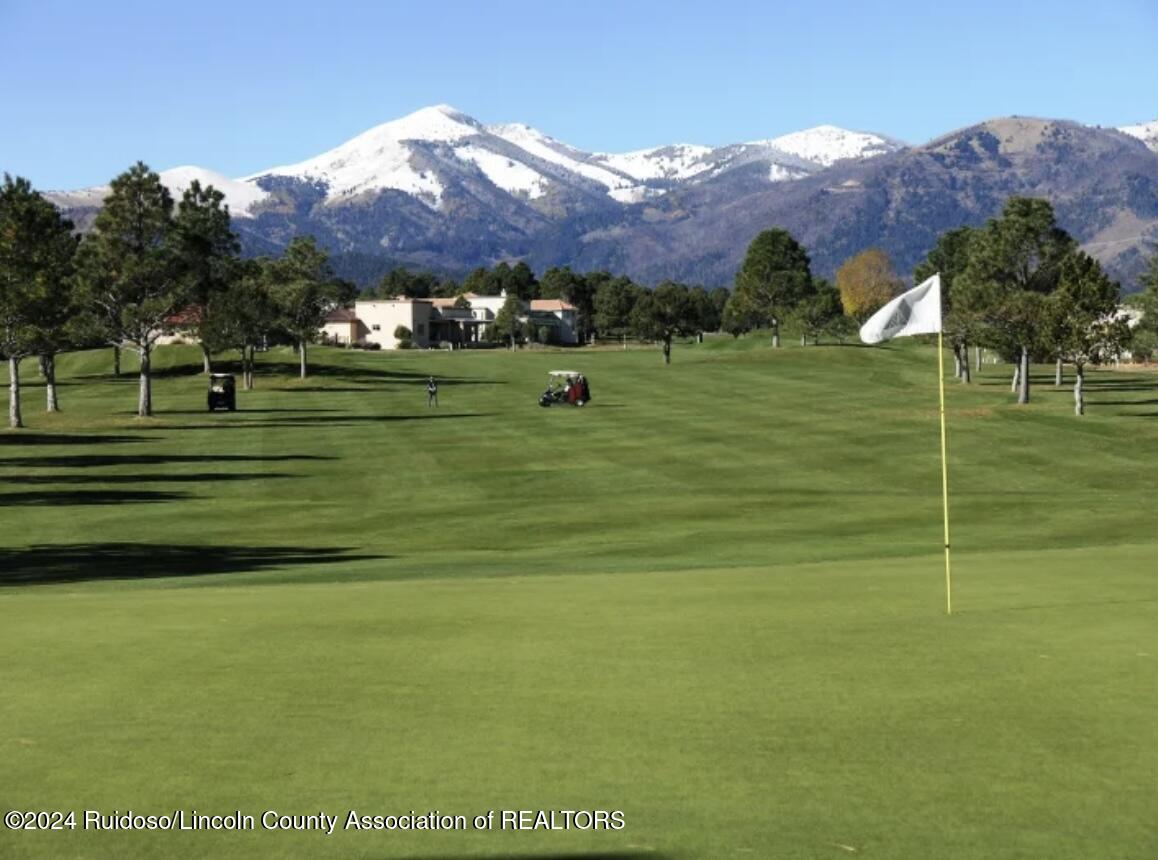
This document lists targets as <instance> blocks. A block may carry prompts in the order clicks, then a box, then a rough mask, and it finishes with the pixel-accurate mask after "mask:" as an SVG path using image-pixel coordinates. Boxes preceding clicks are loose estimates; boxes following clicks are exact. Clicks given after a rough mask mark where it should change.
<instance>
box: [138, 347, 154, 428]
mask: <svg viewBox="0 0 1158 860" xmlns="http://www.w3.org/2000/svg"><path fill="white" fill-rule="evenodd" d="M151 351H152V350H151V347H148V346H142V347H140V349H138V350H137V355H139V356H140V357H141V382H140V389H139V391H138V396H137V417H138V418H148V417H149V416H150V415H152V414H153V377H152V373H151V371H152V364H153V357H152V355H151V354H150V353H151Z"/></svg>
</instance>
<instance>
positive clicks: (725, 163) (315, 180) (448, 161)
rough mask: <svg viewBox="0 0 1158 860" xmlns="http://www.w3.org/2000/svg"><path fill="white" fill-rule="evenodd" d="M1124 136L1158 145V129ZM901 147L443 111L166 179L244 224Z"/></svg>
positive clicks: (691, 176)
mask: <svg viewBox="0 0 1158 860" xmlns="http://www.w3.org/2000/svg"><path fill="white" fill-rule="evenodd" d="M1122 131H1124V132H1126V133H1128V134H1135V136H1138V137H1143V138H1144V139H1146V138H1145V137H1144V135H1150V139H1151V140H1155V139H1158V123H1151V124H1148V125H1146V126H1131V127H1127V128H1124V129H1122ZM1150 145H1152V146H1154V145H1156V144H1150ZM901 146H902V144H900V143H898V142H896V141H892V140H889V139H887V138H884V137H881V136H879V135H874V134H867V133H864V132H856V131H848V130H846V129H842V128H837V127H835V126H831V125H822V126H817V127H816V128H811V129H806V130H804V131H799V132H794V133H792V134H786V135H783V136H781V137H776V138H771V139H768V140H761V141H754V142H751V143H745V144H729V145H725V146H719V147H710V146H702V145H699V144H689V143H680V144H670V145H665V146H656V147H650V148H647V149H639V150H634V151H631V152H624V153H610V152H603V153H594V154H593V153H589V152H584V151H582V150H580V149H576V148H575V147H573V146H569V145H568V144H566V143H564V142H562V141H560V140H557V139H555V138H553V137H550V136H549V135H546V134H544V133H543V132H541V131H538V130H537V129H535V128H532V127H531V126H529V125H526V124H523V123H505V124H496V125H483V124H482V123H480V122H479V121H478V120H476V119H474V118H472V117H470V116H468V115H467V114H464V113H463V112H462V111H459V110H457V109H455V108H454V107H451V106H450V105H446V104H440V105H433V106H431V107H424V108H421V109H419V110H416V111H414V112H413V113H410V114H407V115H406V116H403V117H400V118H398V119H394V120H391V121H389V122H386V123H382V124H381V125H377V126H374V127H373V128H371V129H369V130H367V131H364V132H362V133H361V134H359V135H357V136H356V137H353V138H351V139H350V140H347V141H346V142H345V143H342V144H340V145H339V146H337V147H335V148H333V149H331V150H329V151H327V152H324V153H322V154H321V155H316V156H314V157H312V158H308V159H306V160H304V161H300V162H297V163H295V164H288V165H283V166H281V167H274V168H270V169H268V170H262V171H260V172H258V173H254V174H251V175H249V176H245V177H242V178H241V179H230V178H228V177H226V176H223V175H221V174H219V173H214V172H213V171H210V170H206V169H205V168H200V167H192V166H184V167H175V168H173V169H171V170H167V171H164V173H162V174H161V176H162V180H163V181H164V182H165V184H166V185H167V186H168V187H169V188H170V190H171V191H172V193H173V195H174V196H175V197H177V196H179V195H180V194H181V193H182V192H183V191H184V190H185V189H186V188H187V187H188V186H189V184H190V183H191V182H192V181H193V180H194V179H198V180H199V181H200V182H201V184H202V185H213V186H214V187H216V188H218V189H219V190H221V191H222V192H223V193H224V194H225V197H226V202H227V203H228V204H229V208H230V211H231V212H232V213H233V214H234V215H235V216H237V217H241V218H244V217H252V216H253V210H254V209H259V208H260V204H261V203H263V202H264V201H267V200H270V199H273V197H274V196H275V194H277V193H278V192H277V191H276V190H275V191H273V192H271V191H266V190H264V189H263V188H261V187H260V185H259V182H261V181H262V180H265V179H274V178H278V177H284V178H287V179H294V180H299V181H302V182H306V183H311V184H319V185H321V186H323V187H324V189H325V203H326V204H327V205H335V204H341V203H344V202H348V201H351V200H353V199H356V198H360V197H361V196H362V195H372V194H376V193H379V192H383V191H389V190H393V191H398V192H402V193H404V194H407V195H409V196H411V197H413V198H414V199H416V200H418V201H420V202H421V203H423V204H425V205H426V206H428V207H430V208H431V209H434V210H439V209H441V207H442V203H443V197H444V195H445V194H446V193H447V188H448V186H449V187H457V183H460V182H462V181H463V180H464V179H465V178H467V177H469V176H471V175H474V176H478V175H479V174H481V175H482V176H484V177H485V178H486V179H487V180H489V182H490V183H491V184H492V185H494V186H495V188H497V189H499V190H500V191H502V192H505V193H507V194H510V195H512V196H515V197H517V198H520V199H522V200H524V201H528V202H530V201H534V200H537V199H538V198H540V197H543V196H544V195H546V194H548V192H550V191H551V189H552V188H556V187H557V188H560V189H570V191H566V192H564V193H580V194H582V193H587V194H596V195H599V194H606V195H607V196H608V197H610V198H611V199H613V200H616V201H618V202H620V203H626V204H631V203H639V202H641V201H643V200H645V199H648V198H653V197H657V196H660V195H662V194H664V193H666V192H668V191H670V190H672V189H673V188H679V187H684V186H686V185H690V184H694V183H699V182H703V181H707V180H710V179H712V178H713V177H716V176H719V175H721V174H724V173H726V172H728V171H731V170H733V169H735V168H739V167H744V166H745V165H750V164H761V165H764V167H765V169H766V171H767V172H766V173H765V174H764V175H765V176H766V178H767V181H769V182H774V183H775V182H788V181H791V180H795V179H799V178H801V177H804V176H808V175H810V174H811V173H814V172H816V171H817V170H820V169H823V168H825V167H828V166H830V165H832V164H834V163H836V162H837V161H841V160H843V159H850V158H855V159H865V158H871V157H874V156H877V155H882V154H885V153H888V152H892V151H894V150H896V149H899V148H901ZM265 184H266V185H267V186H268V187H271V188H272V186H271V185H269V183H265ZM106 193H107V188H105V187H102V188H92V189H86V190H84V191H78V192H71V193H69V194H60V195H58V196H59V197H60V198H61V199H62V200H63V199H65V198H66V197H67V198H70V199H72V200H74V201H76V204H75V205H81V206H91V205H99V201H100V200H101V199H103V196H104V195H105V194H106ZM90 201H91V202H90Z"/></svg>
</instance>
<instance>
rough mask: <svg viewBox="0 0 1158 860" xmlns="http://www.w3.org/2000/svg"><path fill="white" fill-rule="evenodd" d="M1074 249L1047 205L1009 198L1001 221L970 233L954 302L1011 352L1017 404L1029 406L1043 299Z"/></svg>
mask: <svg viewBox="0 0 1158 860" xmlns="http://www.w3.org/2000/svg"><path fill="white" fill-rule="evenodd" d="M1074 247H1075V243H1074V240H1073V239H1072V238H1071V237H1070V235H1069V234H1068V233H1066V232H1065V231H1064V230H1062V229H1061V228H1060V227H1058V226H1057V221H1056V219H1055V218H1054V212H1053V207H1052V206H1051V205H1050V203H1049V201H1047V200H1039V199H1034V198H1029V197H1011V198H1010V199H1009V200H1008V201H1007V202H1006V204H1005V207H1004V209H1003V210H1002V213H1001V217H999V218H991V219H990V220H989V222H988V223H987V224H986V225H985V226H984V227H983V228H981V229H980V230H977V231H976V232H975V233H974V235H973V237H972V238H971V239H970V242H969V252H968V261H967V263H966V265H965V268H964V270H963V271H961V272H960V273H959V274H958V275H957V276H956V278H955V279H954V282H953V289H954V293H955V294H956V295H957V299H956V301H957V302H958V303H959V304H963V305H965V306H967V307H968V308H969V309H970V311H971V312H972V313H975V314H976V315H977V318H978V319H979V320H980V322H981V324H982V325H983V326H984V336H985V337H986V338H987V339H988V340H989V341H990V344H991V345H993V346H995V347H996V348H997V349H998V351H999V352H1008V351H1012V352H1013V353H1015V357H1016V360H1017V362H1018V371H1017V379H1018V387H1017V402H1018V403H1028V402H1029V395H1030V388H1029V359H1030V356H1031V354H1032V352H1033V350H1034V349H1035V348H1036V347H1038V346H1039V345H1040V341H1041V328H1042V325H1043V324H1044V323H1045V321H1046V317H1045V315H1044V312H1045V304H1044V303H1043V301H1042V300H1043V299H1044V297H1045V296H1047V295H1048V294H1049V293H1051V292H1053V290H1054V288H1055V287H1056V286H1057V283H1058V274H1059V271H1060V267H1061V262H1062V260H1063V259H1065V257H1066V255H1067V254H1069V253H1070V252H1071V251H1072V250H1073V248H1074Z"/></svg>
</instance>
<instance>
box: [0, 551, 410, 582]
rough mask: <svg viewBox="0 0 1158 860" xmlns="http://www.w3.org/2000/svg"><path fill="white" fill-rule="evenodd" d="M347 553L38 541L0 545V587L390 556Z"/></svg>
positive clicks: (254, 569) (235, 570)
mask: <svg viewBox="0 0 1158 860" xmlns="http://www.w3.org/2000/svg"><path fill="white" fill-rule="evenodd" d="M349 553H350V550H349V549H347V548H345V547H332V548H331V547H304V546H240V547H239V546H212V545H202V546H198V545H194V544H149V543H78V544H39V545H36V546H30V547H21V548H19V549H0V587H4V586H21V585H44V584H51V583H64V582H92V581H100V580H115V579H156V578H159V577H170V576H172V577H178V576H205V575H209V574H222V573H254V572H258V571H263V570H273V569H278V568H285V567H290V566H297V565H306V564H337V563H339V562H353V561H366V560H371V559H385V558H389V556H384V555H350V554H349Z"/></svg>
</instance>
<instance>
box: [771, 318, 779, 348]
mask: <svg viewBox="0 0 1158 860" xmlns="http://www.w3.org/2000/svg"><path fill="white" fill-rule="evenodd" d="M772 348H773V349H779V348H780V320H778V319H776V318H775V317H773V318H772Z"/></svg>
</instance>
